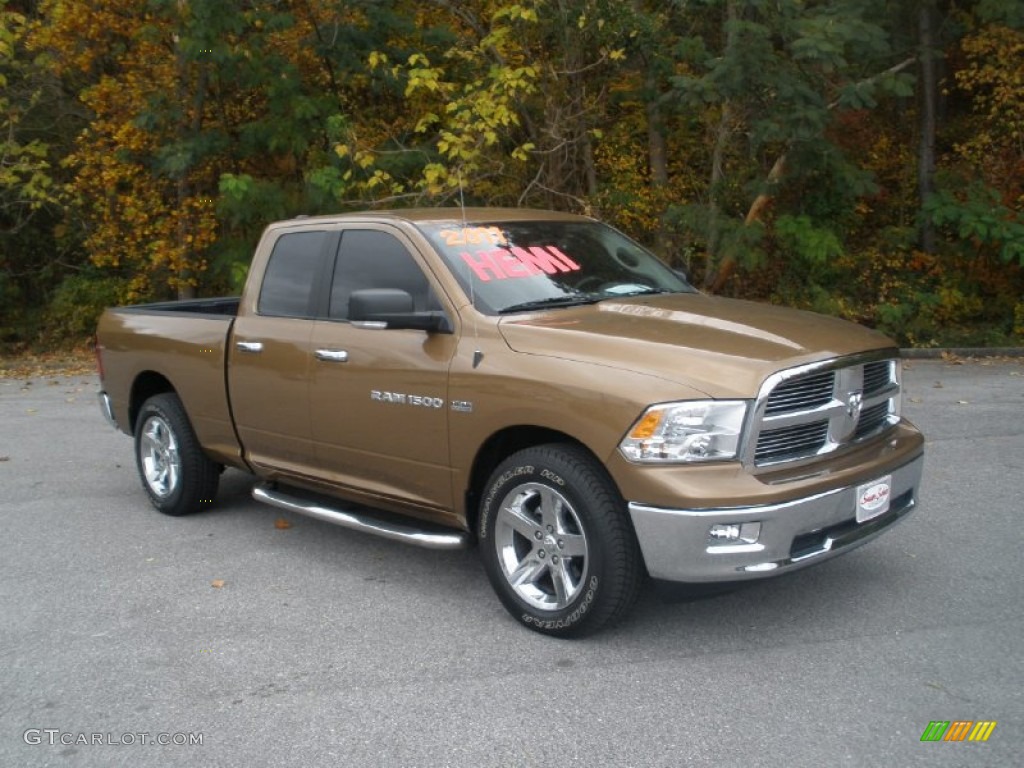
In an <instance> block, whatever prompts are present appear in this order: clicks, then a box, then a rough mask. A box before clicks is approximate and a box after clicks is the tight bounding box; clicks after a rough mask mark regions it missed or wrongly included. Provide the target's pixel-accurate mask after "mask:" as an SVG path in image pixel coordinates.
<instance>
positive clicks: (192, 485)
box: [135, 392, 220, 516]
mask: <svg viewBox="0 0 1024 768" xmlns="http://www.w3.org/2000/svg"><path fill="white" fill-rule="evenodd" d="M135 462H136V466H137V467H138V470H139V477H140V478H141V479H142V487H143V488H144V489H145V491H146V494H147V495H148V496H149V500H150V501H151V502H152V504H153V506H154V507H156V508H157V509H158V510H159V511H160V512H163V513H164V514H165V515H174V516H178V515H187V514H189V513H191V512H197V511H199V510H200V509H202V508H204V507H208V506H209V505H210V504H212V503H213V498H214V496H216V494H217V483H218V481H219V480H220V467H219V466H218V465H217V464H215V463H214V462H212V461H210V459H209V458H208V457H207V456H206V454H205V453H203V450H202V448H200V446H199V440H198V439H197V438H196V434H195V432H194V431H193V430H192V424H191V423H190V422H189V420H188V416H186V415H185V409H184V407H183V406H182V404H181V400H180V399H179V398H178V396H177V395H176V394H174V393H173V392H166V393H164V394H160V395H154V396H153V397H151V398H149V399H148V400H147V401H146V402H145V403H143V404H142V408H141V410H140V411H139V417H138V419H136V422H135Z"/></svg>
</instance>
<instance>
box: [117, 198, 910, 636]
mask: <svg viewBox="0 0 1024 768" xmlns="http://www.w3.org/2000/svg"><path fill="white" fill-rule="evenodd" d="M97 353H98V358H99V364H100V375H101V381H102V391H101V392H100V400H101V404H102V406H103V409H104V411H105V413H106V415H107V417H108V418H109V419H110V421H111V422H112V423H113V424H114V425H115V426H116V427H118V428H119V429H121V430H123V431H124V432H126V433H128V434H131V435H134V437H135V453H136V458H137V463H138V470H139V474H140V475H141V478H142V486H143V488H144V489H145V491H146V493H147V494H148V495H149V498H150V500H151V501H152V503H153V505H154V506H156V508H157V509H158V510H160V511H161V512H164V513H166V514H170V515H182V514H186V513H189V512H194V511H196V510H199V509H202V508H204V507H206V506H208V505H210V504H212V503H213V501H214V498H215V496H216V490H217V483H218V479H219V475H220V472H221V471H222V470H223V468H224V467H225V466H228V467H236V468H238V469H242V470H245V471H247V472H251V473H252V474H254V475H256V476H257V477H258V478H259V482H258V484H257V485H256V486H255V488H254V491H253V495H254V496H255V498H256V499H257V500H259V501H262V502H266V503H269V504H273V505H276V506H278V507H282V508H284V509H287V510H291V511H293V512H296V513H302V514H307V515H311V516H313V517H316V518H319V519H321V520H325V521H328V522H332V523H336V524H339V525H343V526H348V527H351V528H355V529H358V530H363V531H367V532H371V533H375V534H378V535H383V536H387V537H390V538H393V539H398V540H401V541H405V542H409V543H412V544H418V545H421V546H426V547H434V548H454V547H462V546H466V545H468V544H470V543H471V542H476V543H477V545H478V546H479V550H480V554H481V557H482V560H483V564H484V569H485V570H486V572H487V575H488V577H489V578H490V580H491V582H492V584H493V586H494V588H495V590H496V592H497V594H498V597H499V598H500V599H501V601H502V602H503V603H504V605H505V606H506V608H508V610H509V611H510V612H511V614H512V615H513V616H514V617H515V618H516V619H518V620H519V621H520V622H522V623H523V624H525V625H527V626H528V627H530V628H532V629H535V630H539V631H541V632H545V633H549V634H555V635H579V634H583V633H586V632H590V631H593V630H595V629H597V628H598V627H600V626H602V625H605V624H607V623H609V622H612V621H615V620H617V619H620V618H621V617H622V616H624V615H625V613H626V612H627V610H628V609H629V608H630V606H631V605H632V604H633V602H634V600H635V599H636V596H637V593H638V590H639V589H640V587H641V585H642V584H643V582H644V580H645V578H646V577H647V576H650V577H651V578H652V579H654V580H655V581H657V582H668V583H673V582H675V583H685V584H709V583H716V582H730V583H731V582H739V581H745V580H750V579H757V578H761V577H765V576H770V575H775V574H781V573H786V572H788V571H792V570H796V569H798V568H801V567H804V566H807V565H811V564H813V563H818V562H821V561H823V560H826V559H828V558H830V557H832V556H834V555H837V554H839V553H841V552H845V551H847V550H849V549H852V548H853V547H855V546H857V545H859V544H862V543H864V542H866V541H867V540H869V539H871V538H872V537H873V536H875V535H877V534H879V533H881V532H882V531H884V530H886V529H887V528H888V527H889V526H891V525H892V524H894V523H896V522H897V521H899V520H901V519H902V518H903V517H905V516H906V515H907V514H908V513H909V512H910V511H911V510H912V509H913V508H914V506H915V504H916V499H917V494H918V485H919V482H920V477H921V466H922V463H923V442H924V441H923V439H922V436H921V434H920V433H919V432H918V431H917V430H916V429H915V428H914V427H913V426H912V425H910V424H909V423H907V422H906V421H905V420H903V419H902V418H901V416H900V375H901V374H900V362H899V359H898V350H897V349H895V348H894V346H893V344H892V342H890V341H889V340H887V339H886V338H885V337H883V336H881V335H879V334H877V333H875V332H873V331H869V330H866V329H864V328H860V327H858V326H855V325H852V324H849V323H846V322H843V321H840V320H836V319H831V318H827V317H820V316H817V315H812V314H808V313H804V312H797V311H793V310H788V309H782V308H778V307H773V306H765V305H760V304H753V303H748V302H742V301H735V300H728V299H722V298H714V297H710V296H705V295H702V294H700V293H698V292H697V291H695V290H694V289H693V288H691V287H690V286H689V285H688V284H687V282H686V281H685V279H684V278H683V277H682V276H681V275H679V274H678V273H676V272H674V271H673V270H670V269H668V268H667V267H666V266H665V265H664V264H663V263H662V262H661V261H659V260H658V259H657V258H655V257H654V256H653V255H651V254H650V253H649V252H647V251H645V250H644V249H643V248H642V247H640V246H639V245H637V244H636V243H635V242H633V241H631V240H630V239H628V238H626V237H625V236H623V235H622V234H621V233H619V232H617V231H616V230H614V229H612V228H610V227H608V226H605V225H603V224H601V223H599V222H597V221H594V220H592V219H589V218H584V217H579V216H571V215H566V214H556V213H549V212H541V211H526V210H503V209H466V210H462V209H436V210H410V211H398V212H374V213H364V214H346V215H338V216H329V217H322V218H300V219H295V220H291V221H284V222H279V223H275V224H272V225H271V226H269V227H268V228H267V230H266V232H265V233H264V235H263V238H262V240H261V242H260V244H259V246H258V248H257V250H256V254H255V257H254V259H253V261H252V265H251V268H250V271H249V277H248V281H247V283H246V286H245V290H244V292H243V294H242V296H241V298H240V299H238V298H231V299H211V300H198V301H184V302H171V303H161V304H149V305H145V306H137V307H124V308H119V309H112V310H109V311H108V312H106V313H105V314H104V316H103V318H102V319H101V321H100V326H99V330H98V333H97Z"/></svg>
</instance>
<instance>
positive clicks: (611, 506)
mask: <svg viewBox="0 0 1024 768" xmlns="http://www.w3.org/2000/svg"><path fill="white" fill-rule="evenodd" d="M483 499H484V500H483V505H482V507H481V510H480V518H479V524H478V530H477V534H478V539H479V542H480V554H481V557H482V559H483V563H484V567H485V569H486V571H487V575H488V577H489V578H490V581H491V584H492V585H493V587H494V589H495V591H496V592H497V594H498V597H499V598H500V599H501V601H502V603H503V604H504V605H505V607H506V608H507V609H508V611H509V612H510V613H511V614H512V615H513V616H514V617H515V618H516V619H518V620H519V621H520V622H522V623H523V624H525V625H526V626H528V627H530V629H534V630H537V631H539V632H543V633H545V634H550V635H560V636H566V637H568V636H578V635H584V634H588V633H590V632H593V631H595V630H597V629H599V628H600V627H602V626H604V625H606V624H610V623H614V622H615V621H617V620H619V619H621V618H622V617H623V616H625V614H626V613H627V612H628V610H629V609H630V608H631V607H632V606H633V603H634V602H635V601H636V597H637V594H638V591H639V586H640V583H641V581H642V577H643V566H642V562H641V557H640V552H639V548H638V546H637V543H636V537H635V535H634V533H633V529H632V526H631V525H630V523H629V520H628V519H627V516H626V509H625V502H624V501H623V500H622V497H621V496H620V495H619V493H618V491H617V490H616V488H615V486H614V484H613V483H612V481H611V479H610V478H608V476H607V474H606V473H605V472H604V470H603V468H602V467H601V466H600V465H599V464H598V463H597V462H596V461H595V460H594V459H593V458H592V457H591V456H590V454H588V453H587V452H586V451H584V450H583V449H581V448H579V447H577V446H573V445H561V444H552V445H546V446H539V447H536V448H528V449H526V450H523V451H520V452H518V453H516V454H514V455H512V456H510V457H509V458H508V459H507V460H506V461H504V462H502V464H501V465H499V466H498V468H497V469H495V470H494V472H493V473H492V475H491V477H490V480H489V481H488V483H487V487H486V488H485V490H484V496H483Z"/></svg>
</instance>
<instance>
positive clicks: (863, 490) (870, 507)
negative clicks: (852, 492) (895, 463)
mask: <svg viewBox="0 0 1024 768" xmlns="http://www.w3.org/2000/svg"><path fill="white" fill-rule="evenodd" d="M891 495H892V475H886V476H885V477H881V478H879V479H878V480H872V481H871V482H870V483H864V485H862V486H859V487H858V488H857V522H858V523H863V522H866V521H867V520H871V519H873V518H876V517H878V516H879V515H882V514H885V513H886V512H888V511H889V502H890V500H891V499H890V497H891Z"/></svg>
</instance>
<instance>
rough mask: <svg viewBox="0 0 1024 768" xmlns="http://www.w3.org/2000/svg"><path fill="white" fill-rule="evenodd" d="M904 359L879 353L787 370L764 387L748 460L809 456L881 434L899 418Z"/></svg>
mask: <svg viewBox="0 0 1024 768" xmlns="http://www.w3.org/2000/svg"><path fill="white" fill-rule="evenodd" d="M899 399H900V379H899V361H898V360H896V359H892V358H884V359H882V358H879V357H878V355H877V354H870V355H860V356H856V357H852V358H845V359H838V360H832V361H829V362H826V363H816V364H812V365H808V366H802V367H800V368H794V369H790V370H788V371H782V372H780V373H778V374H775V375H774V376H772V377H770V378H769V379H768V381H766V382H765V384H764V386H763V387H762V388H761V394H760V395H759V397H758V399H757V403H756V405H755V411H754V425H755V426H754V429H753V430H752V433H753V434H752V435H751V438H750V441H749V442H748V443H747V448H746V452H745V456H746V459H747V461H751V462H753V463H754V464H755V465H758V466H765V465H770V464H779V463H783V462H790V461H805V460H808V459H812V458H814V457H816V456H820V455H822V454H826V453H830V452H832V451H835V450H837V449H840V448H843V447H846V446H849V445H853V444H855V443H858V442H860V441H863V440H866V439H869V438H871V437H873V436H875V435H878V434H880V433H882V432H884V431H885V430H887V429H888V428H890V427H892V426H893V425H895V424H896V423H897V422H898V421H899Z"/></svg>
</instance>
